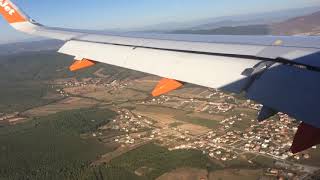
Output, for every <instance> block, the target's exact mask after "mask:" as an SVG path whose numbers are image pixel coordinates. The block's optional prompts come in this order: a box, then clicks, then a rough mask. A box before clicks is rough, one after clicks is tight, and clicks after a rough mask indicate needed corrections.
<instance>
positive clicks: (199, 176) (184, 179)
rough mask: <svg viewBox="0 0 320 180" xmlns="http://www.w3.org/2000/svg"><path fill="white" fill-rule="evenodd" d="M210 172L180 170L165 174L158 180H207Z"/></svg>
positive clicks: (192, 169)
mask: <svg viewBox="0 0 320 180" xmlns="http://www.w3.org/2000/svg"><path fill="white" fill-rule="evenodd" d="M207 176H208V172H207V170H203V169H195V168H179V169H176V170H173V171H171V172H168V173H165V174H163V175H162V176H160V177H158V178H157V180H177V179H178V180H207V179H208V178H207Z"/></svg>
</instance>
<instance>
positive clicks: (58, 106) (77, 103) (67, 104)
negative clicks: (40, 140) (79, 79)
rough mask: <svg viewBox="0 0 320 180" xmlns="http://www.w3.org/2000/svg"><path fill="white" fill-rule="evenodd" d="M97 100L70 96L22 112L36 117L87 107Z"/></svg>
mask: <svg viewBox="0 0 320 180" xmlns="http://www.w3.org/2000/svg"><path fill="white" fill-rule="evenodd" d="M98 103H99V102H98V101H95V100H92V99H85V98H79V97H70V98H67V99H64V100H61V101H58V102H56V103H53V104H49V105H46V106H41V107H37V108H33V109H30V110H28V111H25V112H23V113H22V114H23V115H24V116H30V117H36V116H47V115H50V114H54V113H57V112H60V111H68V110H73V109H81V108H89V107H93V106H95V105H97V104H98Z"/></svg>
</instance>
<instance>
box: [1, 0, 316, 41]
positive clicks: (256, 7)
mask: <svg viewBox="0 0 320 180" xmlns="http://www.w3.org/2000/svg"><path fill="white" fill-rule="evenodd" d="M12 1H13V2H15V3H16V4H17V5H19V6H20V8H21V9H23V10H24V11H25V12H26V13H27V14H28V15H29V16H30V17H32V18H33V19H35V20H36V21H38V22H40V23H42V24H45V25H51V26H60V27H73V28H84V29H113V28H132V27H142V26H146V25H153V24H159V23H162V22H172V21H173V22H183V21H191V20H196V19H202V18H208V17H219V16H226V15H236V14H249V13H256V12H268V11H273V10H281V9H291V8H298V7H307V6H312V5H320V0H12ZM0 26H1V31H0V43H5V42H9V41H16V40H22V39H23V38H30V37H29V36H24V35H22V34H20V33H17V32H15V31H14V30H12V29H11V28H10V27H9V25H7V23H5V21H4V20H3V19H2V18H0Z"/></svg>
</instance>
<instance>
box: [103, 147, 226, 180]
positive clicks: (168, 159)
mask: <svg viewBox="0 0 320 180" xmlns="http://www.w3.org/2000/svg"><path fill="white" fill-rule="evenodd" d="M142 167H145V168H147V169H148V171H146V172H145V174H143V175H142V176H139V177H138V176H136V177H135V179H155V178H157V177H159V176H160V175H162V174H164V173H166V172H169V171H172V170H174V169H176V168H180V167H194V168H201V169H207V168H209V170H210V171H211V170H215V169H220V166H218V165H216V164H214V163H213V162H212V161H210V160H209V159H208V157H207V156H206V155H203V154H202V153H201V152H200V151H195V150H178V151H168V150H167V149H166V148H164V147H161V146H158V145H155V144H147V145H144V146H142V147H140V148H138V149H135V150H132V151H130V152H128V153H126V154H125V155H123V156H120V157H118V158H115V159H113V160H111V162H110V163H109V164H106V165H105V166H104V168H101V172H102V175H103V177H105V178H104V179H122V178H123V176H124V174H126V175H127V176H128V177H129V176H130V177H131V176H132V174H133V173H134V172H135V171H136V170H137V169H139V168H142ZM111 170H112V172H111ZM110 173H111V174H110ZM106 177H108V178H106ZM128 177H127V178H128ZM124 179H126V178H124ZM130 179H131V178H130Z"/></svg>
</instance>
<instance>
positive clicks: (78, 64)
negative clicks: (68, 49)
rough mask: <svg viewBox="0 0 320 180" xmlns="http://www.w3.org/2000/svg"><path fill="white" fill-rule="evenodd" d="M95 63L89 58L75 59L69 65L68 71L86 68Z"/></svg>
mask: <svg viewBox="0 0 320 180" xmlns="http://www.w3.org/2000/svg"><path fill="white" fill-rule="evenodd" d="M95 64H97V63H96V62H95V61H92V60H89V59H82V60H75V61H74V63H73V64H72V65H71V66H70V67H69V69H70V71H77V70H80V69H84V68H88V67H91V66H93V65H95Z"/></svg>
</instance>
